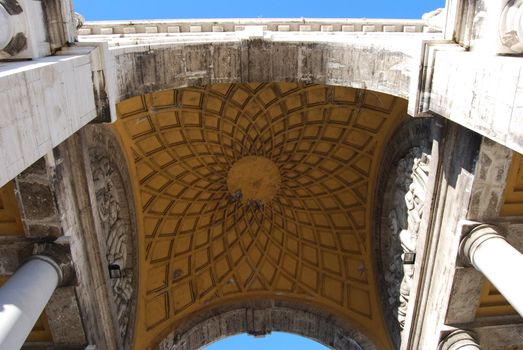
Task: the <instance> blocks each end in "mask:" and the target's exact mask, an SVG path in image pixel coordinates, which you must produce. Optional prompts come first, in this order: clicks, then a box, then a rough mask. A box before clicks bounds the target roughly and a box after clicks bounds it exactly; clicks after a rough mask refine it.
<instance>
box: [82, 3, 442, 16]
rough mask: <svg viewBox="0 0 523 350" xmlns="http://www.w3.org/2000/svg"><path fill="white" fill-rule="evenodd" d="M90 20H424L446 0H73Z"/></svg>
mask: <svg viewBox="0 0 523 350" xmlns="http://www.w3.org/2000/svg"><path fill="white" fill-rule="evenodd" d="M73 2H74V5H75V10H76V11H77V12H79V13H81V14H82V15H83V16H84V17H85V18H86V19H87V20H91V21H94V20H110V19H155V18H156V19H164V18H179V19H182V18H237V17H240V18H241V17H244V18H245V17H251V18H252V17H254V18H256V17H262V18H273V17H279V18H281V17H294V18H299V17H324V18H332V17H349V18H362V17H366V18H421V15H422V14H423V13H425V12H429V11H432V10H434V9H436V8H438V7H443V6H444V4H445V1H444V0H394V1H392V0H366V1H361V0H263V1H249V0H226V1H216V0H212V1H211V0H149V1H143V0H73Z"/></svg>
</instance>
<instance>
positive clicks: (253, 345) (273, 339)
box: [203, 332, 329, 350]
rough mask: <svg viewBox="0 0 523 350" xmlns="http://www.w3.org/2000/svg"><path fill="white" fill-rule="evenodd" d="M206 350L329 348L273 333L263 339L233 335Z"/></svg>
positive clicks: (291, 336)
mask: <svg viewBox="0 0 523 350" xmlns="http://www.w3.org/2000/svg"><path fill="white" fill-rule="evenodd" d="M203 349H204V350H226V349H250V350H265V349H271V350H279V349H281V350H284V349H301V350H327V349H329V348H328V347H326V346H324V345H322V344H320V343H318V342H316V341H314V340H312V339H309V338H306V337H302V336H299V335H295V334H291V333H286V332H273V333H271V334H269V335H266V336H263V337H255V336H252V335H249V334H247V333H242V334H237V335H233V336H231V337H227V338H224V339H221V340H218V341H216V342H214V343H212V344H209V345H208V346H206V347H204V348H203Z"/></svg>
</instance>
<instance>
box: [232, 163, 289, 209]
mask: <svg viewBox="0 0 523 350" xmlns="http://www.w3.org/2000/svg"><path fill="white" fill-rule="evenodd" d="M280 181H281V178H280V171H279V169H278V167H277V166H276V164H274V162H273V161H272V160H270V159H267V158H265V157H262V156H246V157H243V158H241V159H240V160H238V161H236V162H235V163H234V164H233V166H232V167H231V169H230V170H229V173H228V174H227V188H228V190H229V193H230V194H231V198H233V199H234V200H240V201H241V202H242V203H245V204H250V203H257V204H260V205H263V204H265V203H267V202H269V201H270V200H271V199H273V198H274V196H275V195H276V193H277V192H278V188H279V187H280Z"/></svg>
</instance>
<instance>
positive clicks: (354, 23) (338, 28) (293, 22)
mask: <svg viewBox="0 0 523 350" xmlns="http://www.w3.org/2000/svg"><path fill="white" fill-rule="evenodd" d="M246 26H263V29H264V30H265V31H274V32H346V33H351V32H355V33H373V32H384V33H427V32H437V31H435V30H434V29H433V28H431V27H429V26H427V24H426V22H425V21H424V20H401V19H365V18H360V19H353V18H347V19H342V18H340V19H321V18H314V19H306V18H294V19H288V18H281V19H279V18H276V19H257V18H244V19H187V20H130V21H129V20H128V21H93V22H90V21H88V22H85V24H84V25H83V26H82V27H81V28H80V29H79V31H78V34H79V35H81V36H94V35H122V34H124V35H126V34H159V33H168V34H177V33H202V32H205V33H207V32H238V31H243V30H245V27H246Z"/></svg>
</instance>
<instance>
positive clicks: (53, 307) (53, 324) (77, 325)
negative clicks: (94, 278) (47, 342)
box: [46, 287, 86, 346]
mask: <svg viewBox="0 0 523 350" xmlns="http://www.w3.org/2000/svg"><path fill="white" fill-rule="evenodd" d="M46 313H47V317H48V320H49V327H50V329H51V334H52V336H53V342H54V343H56V344H60V345H69V346H71V345H77V346H82V345H85V344H86V339H85V334H84V328H83V324H82V319H81V317H80V310H79V309H78V302H77V300H76V294H75V291H74V287H62V288H58V289H56V290H55V291H54V293H53V295H52V297H51V300H49V303H48V304H47V306H46Z"/></svg>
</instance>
